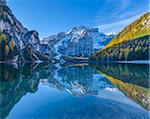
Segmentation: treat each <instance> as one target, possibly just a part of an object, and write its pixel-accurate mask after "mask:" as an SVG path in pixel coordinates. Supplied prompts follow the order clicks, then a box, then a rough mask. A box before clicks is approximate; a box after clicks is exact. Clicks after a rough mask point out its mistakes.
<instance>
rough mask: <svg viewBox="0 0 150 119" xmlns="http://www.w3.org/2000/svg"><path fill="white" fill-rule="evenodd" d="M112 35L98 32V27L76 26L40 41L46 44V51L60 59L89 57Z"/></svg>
mask: <svg viewBox="0 0 150 119" xmlns="http://www.w3.org/2000/svg"><path fill="white" fill-rule="evenodd" d="M113 37H114V35H106V34H104V33H100V32H99V31H98V28H88V27H86V26H78V27H74V28H73V29H71V30H70V31H69V32H67V33H65V32H61V33H58V34H56V35H52V36H50V37H48V38H44V39H43V40H42V41H41V42H42V44H45V45H47V47H48V48H49V50H47V53H48V54H49V55H50V56H51V57H54V59H60V58H62V57H89V56H91V55H92V54H93V53H95V52H96V51H98V50H99V49H101V48H103V47H104V46H105V45H106V44H107V43H108V42H109V41H110V40H111V39H112V38H113Z"/></svg>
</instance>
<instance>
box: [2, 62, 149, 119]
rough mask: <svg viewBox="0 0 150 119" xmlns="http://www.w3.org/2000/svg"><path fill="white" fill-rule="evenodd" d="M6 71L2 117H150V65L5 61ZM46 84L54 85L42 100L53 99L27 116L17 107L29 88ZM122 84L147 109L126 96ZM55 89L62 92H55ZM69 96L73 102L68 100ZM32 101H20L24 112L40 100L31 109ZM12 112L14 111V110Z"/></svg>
mask: <svg viewBox="0 0 150 119" xmlns="http://www.w3.org/2000/svg"><path fill="white" fill-rule="evenodd" d="M95 69H96V70H95ZM137 69H138V70H137ZM97 71H98V72H99V73H98V72H97ZM0 72H1V75H0V118H2V119H3V118H6V117H8V118H16V119H19V118H33V117H32V116H34V118H36V116H37V117H38V118H52V119H55V118H56V119H57V118H68V119H71V118H84V119H86V118H87V119H89V118H94V119H97V118H98V119H100V118H108V119H111V118H113V119H120V118H122V116H124V118H125V119H126V118H131V119H132V118H137V119H138V118H139V119H141V118H144V119H146V118H148V112H147V111H146V110H145V109H147V110H148V109H149V108H148V106H149V104H150V103H149V93H148V88H149V85H148V82H149V79H148V73H149V72H148V65H134V66H133V65H129V64H126V65H124V64H117V65H116V64H115V65H113V64H111V65H110V64H99V65H88V64H72V65H65V66H64V65H60V64H46V63H43V64H24V65H22V66H19V65H10V64H0ZM39 84H40V87H39ZM41 85H44V86H46V87H49V88H48V89H47V90H44V91H42V93H41V94H37V95H38V97H37V100H38V99H39V100H40V99H41V97H45V98H47V99H49V100H48V102H47V103H46V102H45V103H46V104H43V103H42V102H41V103H38V105H39V107H40V108H37V110H38V114H37V113H35V112H32V114H31V115H30V116H27V115H23V114H22V115H21V114H20V112H19V109H20V108H19V106H18V107H14V106H15V105H16V106H17V103H19V100H20V99H21V98H22V97H23V96H25V95H26V94H27V93H28V92H29V93H35V92H39V93H40V90H42V89H43V87H41ZM38 87H39V89H38ZM116 87H117V88H118V89H119V90H120V91H121V92H122V93H123V94H125V95H126V96H127V97H129V98H131V99H132V100H133V101H135V102H136V103H138V104H140V105H141V106H142V107H144V108H145V109H142V108H141V107H140V106H138V105H137V104H136V103H134V102H132V101H131V100H129V99H128V98H126V97H125V96H124V95H123V94H122V93H121V92H120V91H119V90H118V89H116ZM52 89H57V90H59V91H60V92H55V91H54V92H53V90H52ZM48 90H51V91H52V92H53V93H55V94H56V95H58V96H57V97H55V99H56V100H57V101H56V102H55V103H54V102H53V101H52V100H53V99H52V98H51V97H49V96H48V94H49V93H50V92H49V93H46V92H47V91H48ZM52 92H51V93H52ZM65 92H69V93H67V94H66V93H65ZM62 93H63V94H62ZM60 94H62V95H63V96H62V97H63V100H62V97H59V95H60ZM68 94H71V95H68ZM35 95H36V93H35ZM64 98H65V102H67V103H65V102H64ZM117 98H118V100H117ZM30 100H32V96H29V97H28V98H27V99H26V100H25V101H24V102H21V104H20V103H19V105H21V106H22V108H23V107H24V114H28V113H29V112H28V111H29V108H30V109H32V108H35V107H34V105H35V104H34V103H36V100H35V102H34V103H33V104H31V105H30V107H28V108H25V107H26V105H25V104H26V103H27V102H28V101H30ZM41 100H43V98H42V99H41ZM51 102H53V103H51ZM77 103H78V104H79V105H77ZM43 105H45V106H43ZM52 105H53V106H52ZM11 110H13V111H12V113H11ZM43 110H45V111H43ZM57 112H59V113H57ZM9 113H10V114H9ZM30 113H31V112H30ZM8 115H9V116H8Z"/></svg>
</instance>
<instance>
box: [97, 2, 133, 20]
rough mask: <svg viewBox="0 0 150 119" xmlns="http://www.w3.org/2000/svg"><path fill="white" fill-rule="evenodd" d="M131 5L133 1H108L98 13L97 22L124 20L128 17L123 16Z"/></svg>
mask: <svg viewBox="0 0 150 119" xmlns="http://www.w3.org/2000/svg"><path fill="white" fill-rule="evenodd" d="M130 3H131V0H117V1H116V0H106V2H105V4H104V5H103V7H102V8H100V9H99V10H98V12H97V13H96V15H95V21H100V22H107V21H113V20H120V19H124V18H125V17H126V15H123V14H124V13H126V9H127V8H128V7H129V5H130ZM131 13H132V12H131ZM131 13H130V14H131ZM120 15H122V16H120ZM132 15H133V14H132ZM102 16H103V17H102Z"/></svg>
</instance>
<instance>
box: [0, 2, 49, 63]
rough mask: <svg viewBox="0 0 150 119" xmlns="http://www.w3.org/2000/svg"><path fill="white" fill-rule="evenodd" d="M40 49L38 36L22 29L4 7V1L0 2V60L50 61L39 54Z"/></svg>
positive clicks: (7, 8)
mask: <svg viewBox="0 0 150 119" xmlns="http://www.w3.org/2000/svg"><path fill="white" fill-rule="evenodd" d="M42 48H43V46H42V45H41V43H40V40H39V34H38V33H37V32H36V31H28V29H26V28H24V27H23V25H22V24H21V23H20V22H19V21H18V20H17V19H16V17H15V16H14V15H13V13H12V12H11V10H10V9H9V7H7V6H6V1H5V0H0V50H1V52H0V60H1V61H8V60H9V61H32V62H33V61H39V60H46V59H47V60H50V58H48V57H46V55H45V54H44V53H42V52H41V49H42ZM37 54H38V55H37Z"/></svg>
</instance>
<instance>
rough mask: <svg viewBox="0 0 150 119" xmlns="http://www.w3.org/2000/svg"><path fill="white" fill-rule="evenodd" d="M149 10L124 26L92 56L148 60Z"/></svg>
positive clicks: (107, 59) (96, 57)
mask: <svg viewBox="0 0 150 119" xmlns="http://www.w3.org/2000/svg"><path fill="white" fill-rule="evenodd" d="M149 37H150V12H148V13H146V14H144V15H143V16H141V17H140V18H139V19H137V20H136V21H134V22H133V23H131V24H130V25H128V26H127V27H126V28H124V29H123V30H122V31H121V32H120V33H119V34H118V35H117V36H116V37H115V38H113V39H112V41H111V42H110V43H108V44H107V45H106V46H105V47H104V48H103V49H101V50H100V51H99V52H98V53H96V54H95V56H93V57H92V58H93V59H94V60H95V59H96V60H99V61H131V60H149V50H150V40H149Z"/></svg>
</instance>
